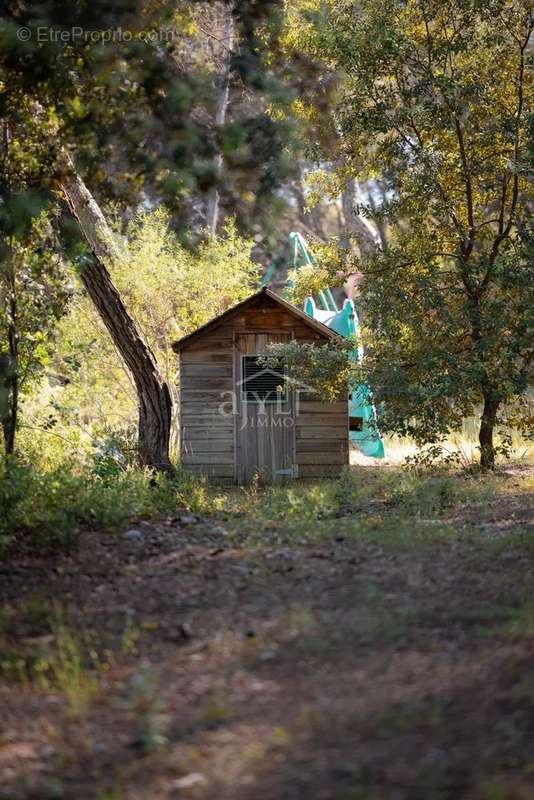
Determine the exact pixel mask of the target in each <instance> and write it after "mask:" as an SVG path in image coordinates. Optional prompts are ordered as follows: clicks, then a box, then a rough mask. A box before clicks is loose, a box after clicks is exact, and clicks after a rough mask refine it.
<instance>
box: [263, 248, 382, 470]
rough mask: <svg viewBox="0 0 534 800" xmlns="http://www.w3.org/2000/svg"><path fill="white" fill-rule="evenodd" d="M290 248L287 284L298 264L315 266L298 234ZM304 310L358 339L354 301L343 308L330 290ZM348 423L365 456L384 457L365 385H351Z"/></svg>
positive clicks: (357, 355)
mask: <svg viewBox="0 0 534 800" xmlns="http://www.w3.org/2000/svg"><path fill="white" fill-rule="evenodd" d="M289 245H290V248H291V273H290V275H289V277H288V281H287V285H288V286H291V285H293V284H294V275H295V272H296V270H297V269H298V268H299V266H302V265H306V264H309V265H310V266H313V265H314V260H313V256H312V255H311V253H310V252H309V250H308V247H307V245H306V241H305V240H304V238H303V237H302V236H301V234H300V233H295V232H293V233H290V234H289ZM271 277H272V275H269V272H268V273H267V274H266V276H265V278H264V281H269V280H270V278H271ZM304 310H305V311H306V313H307V314H309V315H310V316H311V317H313V318H314V319H316V320H318V321H319V322H322V323H323V325H326V326H327V327H328V328H331V329H332V330H333V331H336V333H339V334H340V335H341V336H345V337H347V338H348V339H353V340H355V341H356V340H357V339H358V337H359V332H360V328H359V322H358V315H357V313H356V309H355V307H354V303H353V301H352V300H351V299H350V298H346V299H345V300H344V302H343V306H342V308H339V307H338V305H337V303H336V301H335V299H334V295H333V293H332V290H331V289H325V290H324V291H321V292H319V296H318V302H316V301H315V300H314V298H313V297H308V298H307V299H306V301H305V303H304ZM362 355H363V350H362V347H361V345H357V346H355V347H354V351H353V357H354V358H355V359H358V360H359V359H361V357H362ZM349 425H350V438H351V441H352V442H354V444H355V445H356V446H357V447H358V449H359V450H361V451H362V453H364V454H365V455H366V456H372V457H374V458H384V442H383V441H382V439H381V437H380V434H379V432H378V426H377V419H376V411H375V408H374V406H373V403H372V399H371V396H370V391H369V387H368V386H367V385H365V384H355V385H353V386H352V387H350V394H349Z"/></svg>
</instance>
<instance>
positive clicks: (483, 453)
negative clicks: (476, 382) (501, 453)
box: [478, 394, 500, 469]
mask: <svg viewBox="0 0 534 800" xmlns="http://www.w3.org/2000/svg"><path fill="white" fill-rule="evenodd" d="M499 405H500V403H499V400H495V399H494V398H492V397H491V396H490V395H489V394H488V395H485V397H484V408H483V410H482V417H481V419H480V430H479V434H478V441H479V444H480V466H481V467H482V468H483V469H493V468H494V467H495V447H494V444H493V431H494V428H495V423H496V420H497V411H498V410H499Z"/></svg>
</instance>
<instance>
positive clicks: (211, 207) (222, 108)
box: [206, 8, 234, 233]
mask: <svg viewBox="0 0 534 800" xmlns="http://www.w3.org/2000/svg"><path fill="white" fill-rule="evenodd" d="M233 41H234V18H233V16H232V9H231V8H230V9H229V10H228V16H227V18H226V21H225V25H224V34H223V45H224V48H225V56H224V65H223V69H222V73H221V80H220V85H219V97H218V100H217V111H216V113H215V126H216V127H217V128H220V127H221V125H224V121H225V119H226V110H227V108H228V95H229V91H230V66H231V60H232V46H233ZM217 148H218V149H217V153H216V154H215V158H214V173H215V180H216V181H218V180H219V178H220V175H221V171H222V165H223V157H222V153H221V150H220V148H219V145H217ZM218 221H219V189H218V187H217V183H215V184H214V185H213V186H212V187H211V189H210V190H209V193H208V203H207V209H206V226H207V227H208V228H209V230H210V231H211V233H216V231H217V223H218Z"/></svg>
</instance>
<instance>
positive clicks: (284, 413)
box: [235, 333, 296, 484]
mask: <svg viewBox="0 0 534 800" xmlns="http://www.w3.org/2000/svg"><path fill="white" fill-rule="evenodd" d="M289 338H290V337H289V335H288V334H278V333H272V334H271V333H245V334H238V335H237V337H236V349H235V353H236V364H235V375H236V384H237V385H236V392H237V415H236V451H235V459H236V481H237V483H239V484H241V483H249V482H250V481H251V480H252V478H253V477H254V475H255V474H259V476H260V479H261V480H262V481H263V482H265V483H275V482H278V481H284V480H290V479H291V478H293V477H296V458H295V416H294V398H293V395H292V393H291V392H289V391H288V392H285V393H283V392H282V393H281V392H280V391H279V387H280V386H282V385H283V377H282V375H283V370H282V369H279V370H269V369H266V368H265V367H262V366H261V365H259V364H258V363H257V356H259V355H263V354H265V353H266V350H267V345H268V344H271V343H273V342H284V341H287V340H288V339H289Z"/></svg>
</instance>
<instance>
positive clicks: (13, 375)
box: [4, 272, 19, 456]
mask: <svg viewBox="0 0 534 800" xmlns="http://www.w3.org/2000/svg"><path fill="white" fill-rule="evenodd" d="M8 343H9V359H10V374H9V386H10V389H11V391H10V403H9V424H8V426H7V429H4V435H5V440H6V455H8V456H11V455H13V453H14V452H15V436H16V435H17V422H18V414H19V348H18V333H17V300H16V296H15V274H14V272H13V283H12V286H11V297H10V300H9V326H8Z"/></svg>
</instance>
